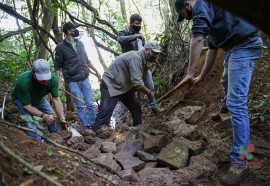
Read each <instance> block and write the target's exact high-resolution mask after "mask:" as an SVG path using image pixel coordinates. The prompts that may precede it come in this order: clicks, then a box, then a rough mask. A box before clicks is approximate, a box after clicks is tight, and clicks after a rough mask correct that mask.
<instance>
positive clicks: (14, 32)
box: [0, 26, 33, 42]
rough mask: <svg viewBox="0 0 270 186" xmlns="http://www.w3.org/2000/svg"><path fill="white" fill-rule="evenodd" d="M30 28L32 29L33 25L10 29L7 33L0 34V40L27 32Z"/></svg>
mask: <svg viewBox="0 0 270 186" xmlns="http://www.w3.org/2000/svg"><path fill="white" fill-rule="evenodd" d="M30 30H33V27H32V26H30V27H25V28H24V29H22V30H17V31H10V32H8V33H6V34H4V35H1V36H0V42H1V41H3V40H4V39H7V38H9V37H11V36H14V35H18V34H22V33H25V32H28V31H30Z"/></svg>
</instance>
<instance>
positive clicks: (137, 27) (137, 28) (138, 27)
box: [132, 25, 142, 32]
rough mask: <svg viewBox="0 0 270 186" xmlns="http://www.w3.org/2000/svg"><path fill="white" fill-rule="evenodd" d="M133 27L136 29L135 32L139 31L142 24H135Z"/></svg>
mask: <svg viewBox="0 0 270 186" xmlns="http://www.w3.org/2000/svg"><path fill="white" fill-rule="evenodd" d="M132 28H133V30H134V31H135V32H139V31H140V30H141V28H142V27H141V26H136V25H133V26H132Z"/></svg>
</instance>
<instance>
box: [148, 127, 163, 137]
mask: <svg viewBox="0 0 270 186" xmlns="http://www.w3.org/2000/svg"><path fill="white" fill-rule="evenodd" d="M149 134H151V135H159V134H163V132H162V131H160V130H157V129H153V128H151V129H150V130H149Z"/></svg>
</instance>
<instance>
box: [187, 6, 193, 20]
mask: <svg viewBox="0 0 270 186" xmlns="http://www.w3.org/2000/svg"><path fill="white" fill-rule="evenodd" d="M186 11H187V20H191V19H192V8H190V10H188V9H186Z"/></svg>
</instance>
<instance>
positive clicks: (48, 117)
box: [43, 114, 55, 125]
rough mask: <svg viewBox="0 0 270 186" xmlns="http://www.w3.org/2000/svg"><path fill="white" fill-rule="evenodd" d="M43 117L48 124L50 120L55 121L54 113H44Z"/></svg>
mask: <svg viewBox="0 0 270 186" xmlns="http://www.w3.org/2000/svg"><path fill="white" fill-rule="evenodd" d="M43 119H44V120H45V122H46V123H47V124H48V125H49V124H51V123H52V122H54V121H55V116H54V115H49V114H44V116H43Z"/></svg>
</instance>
